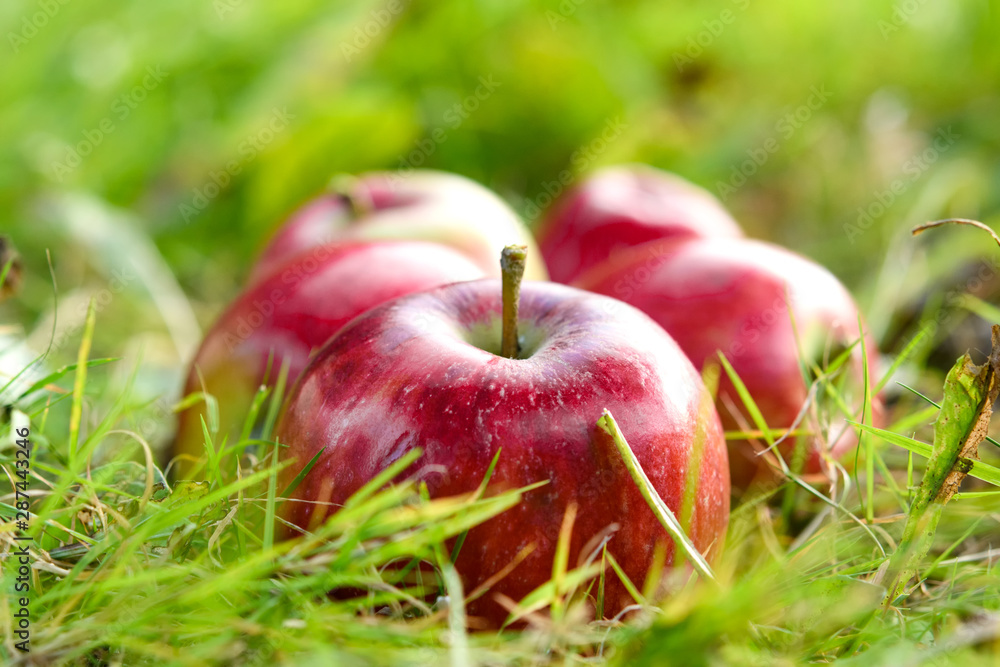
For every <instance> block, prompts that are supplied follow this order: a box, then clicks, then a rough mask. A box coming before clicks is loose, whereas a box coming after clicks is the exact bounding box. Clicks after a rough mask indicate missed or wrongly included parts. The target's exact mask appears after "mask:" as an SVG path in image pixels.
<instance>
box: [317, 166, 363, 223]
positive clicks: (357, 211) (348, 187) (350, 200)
mask: <svg viewBox="0 0 1000 667" xmlns="http://www.w3.org/2000/svg"><path fill="white" fill-rule="evenodd" d="M326 189H327V191H328V192H330V193H331V194H333V195H334V196H336V197H339V198H340V199H341V200H343V201H344V202H345V203H346V204H347V205H348V206H349V207H350V209H351V222H357V221H358V220H360V219H361V218H364V217H365V216H367V215H370V214H372V213H374V212H375V203H374V202H373V201H372V199H371V197H370V196H368V191H367V190H366V189H365V188H364V187H363V183H362V181H361V179H360V178H358V177H357V176H355V175H354V174H337V175H335V176H333V177H332V178H331V179H330V182H329V183H327V185H326Z"/></svg>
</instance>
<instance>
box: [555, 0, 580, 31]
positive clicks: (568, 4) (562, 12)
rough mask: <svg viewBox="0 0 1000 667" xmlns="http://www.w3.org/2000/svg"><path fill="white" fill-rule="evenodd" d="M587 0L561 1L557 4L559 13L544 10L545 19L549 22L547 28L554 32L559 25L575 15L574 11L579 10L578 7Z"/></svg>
mask: <svg viewBox="0 0 1000 667" xmlns="http://www.w3.org/2000/svg"><path fill="white" fill-rule="evenodd" d="M586 1H587V0H562V2H560V3H559V7H558V9H559V11H558V12H556V11H553V10H551V9H547V10H545V18H546V19H547V20H548V22H549V28H551V29H552V30H555V29H556V28H557V27H559V24H560V23H565V22H566V19H568V18H569V17H570V16H572V15H573V14H576V10H577V9H579V8H580V5H582V4H583V3H585V2H586Z"/></svg>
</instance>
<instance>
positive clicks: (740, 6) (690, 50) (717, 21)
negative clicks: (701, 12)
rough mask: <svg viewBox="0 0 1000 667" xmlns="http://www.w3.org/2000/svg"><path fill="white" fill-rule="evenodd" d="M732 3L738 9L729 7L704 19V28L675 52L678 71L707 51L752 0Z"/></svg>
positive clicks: (675, 63) (734, 0)
mask: <svg viewBox="0 0 1000 667" xmlns="http://www.w3.org/2000/svg"><path fill="white" fill-rule="evenodd" d="M732 3H733V5H734V6H735V7H736V10H733V9H730V8H728V7H727V8H726V9H723V10H722V11H721V12H719V15H718V16H716V17H715V18H713V19H705V20H704V21H702V22H701V24H702V26H703V29H702V30H701V31H699V32H698V33H697V34H694V35H691V36H690V37H688V40H687V44H685V46H684V50H683V51H675V52H674V65H675V66H676V67H677V71H678V72H683V71H684V68H685V67H687V66H688V65H692V64H694V61H695V60H697V59H698V58H700V57H701V55H702V54H703V53H705V49H707V48H708V47H710V46H711V45H712V44H713V43H714V42H715V40H716V39H718V38H719V36H720V35H722V33H724V32H725V31H726V28H728V27H729V26H730V25H732V24H733V23H735V22H736V16H737V13H738V12H742V11H746V9H747V7H749V6H750V0H732Z"/></svg>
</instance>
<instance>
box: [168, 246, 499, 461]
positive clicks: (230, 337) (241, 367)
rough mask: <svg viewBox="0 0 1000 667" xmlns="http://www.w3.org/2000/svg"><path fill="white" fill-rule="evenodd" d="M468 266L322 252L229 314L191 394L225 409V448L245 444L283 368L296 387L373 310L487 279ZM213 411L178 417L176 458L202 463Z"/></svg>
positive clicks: (412, 255) (439, 259)
mask: <svg viewBox="0 0 1000 667" xmlns="http://www.w3.org/2000/svg"><path fill="white" fill-rule="evenodd" d="M482 277H483V272H482V271H481V270H480V269H479V268H478V267H477V266H476V265H475V264H474V263H473V262H472V261H471V260H470V259H468V258H467V257H466V256H464V255H462V254H461V253H459V252H458V251H456V250H454V249H452V248H449V247H447V246H443V245H439V244H436V243H423V242H419V241H381V242H367V243H359V242H347V243H334V244H328V245H323V246H316V247H313V248H311V249H309V250H306V251H305V252H302V253H300V254H299V255H297V256H296V257H294V258H293V259H292V260H291V261H289V262H287V263H286V264H284V265H283V266H282V267H281V268H280V269H276V270H274V271H272V272H271V273H270V274H269V275H268V276H267V277H265V278H262V279H260V280H258V281H257V282H256V283H255V284H254V285H252V286H251V287H250V288H249V289H247V290H246V291H245V292H244V293H243V294H241V295H240V296H239V297H237V299H236V300H235V301H234V302H233V303H232V304H231V305H230V306H229V308H228V309H227V310H226V311H225V312H224V313H223V314H222V316H221V317H220V318H219V320H218V321H217V322H216V323H215V326H213V327H212V329H211V330H210V331H209V332H208V334H207V335H206V336H205V340H204V341H203V342H202V345H201V348H200V349H199V350H198V353H197V354H196V355H195V358H194V361H193V362H192V364H191V369H190V372H189V373H188V377H187V383H186V385H185V388H184V393H185V394H190V393H192V392H196V391H199V390H204V391H206V392H208V393H209V394H212V395H213V396H215V397H216V399H217V400H218V403H219V417H220V424H219V440H220V441H221V438H222V437H223V436H228V437H229V443H230V444H232V443H233V442H234V441H235V439H236V438H237V437H238V436H239V429H240V427H241V425H242V424H243V421H244V419H245V417H246V414H247V411H248V409H249V407H250V403H251V401H252V399H253V396H254V394H255V393H256V392H257V389H258V387H259V386H260V384H261V383H262V382H264V381H265V377H264V375H265V371H266V369H267V366H268V360H269V358H270V359H271V369H272V370H271V373H270V376H269V377H267V378H266V381H267V383H268V384H272V385H273V383H274V382H275V380H276V379H277V375H278V369H280V368H281V365H282V364H283V363H287V364H288V366H289V371H288V381H289V383H291V382H293V381H294V380H295V378H297V377H298V375H299V373H301V372H302V369H303V368H304V367H305V365H306V363H307V361H308V359H309V355H310V354H311V353H312V351H313V350H315V349H317V348H319V347H320V346H322V345H323V343H325V342H326V340H327V339H328V338H329V337H330V336H331V335H333V334H334V333H336V332H337V330H339V329H340V328H341V327H342V326H343V325H344V324H346V323H347V322H349V321H350V320H352V319H353V318H355V317H357V316H358V315H360V314H361V313H363V312H365V311H366V310H368V309H369V308H372V307H373V306H376V305H378V304H381V303H383V302H385V301H388V300H390V299H394V298H396V297H398V296H402V295H404V294H409V293H411V292H416V291H419V290H423V289H427V288H429V287H435V286H438V285H442V284H445V283H451V282H456V281H462V280H472V279H476V278H482ZM205 414H206V412H205V404H204V403H203V402H199V403H198V404H196V405H194V406H192V407H190V408H188V409H187V410H185V411H184V412H182V413H181V415H180V423H179V428H178V433H177V440H176V443H175V454H178V455H180V454H184V455H187V457H186V458H185V459H184V460H182V461H180V462H179V463H178V466H179V469H180V473H181V475H182V476H184V475H185V474H186V473H187V472H188V471H190V469H191V468H190V466H189V465H188V463H187V461H188V460H190V458H194V459H197V458H200V457H201V456H202V454H203V453H204V435H203V432H202V426H201V419H202V417H204V416H205Z"/></svg>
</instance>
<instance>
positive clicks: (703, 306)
mask: <svg viewBox="0 0 1000 667" xmlns="http://www.w3.org/2000/svg"><path fill="white" fill-rule="evenodd" d="M576 285H577V286H579V287H582V288H584V289H587V290H591V291H594V292H598V293H600V294H607V295H610V296H614V297H616V298H618V299H621V300H622V301H625V302H627V303H630V304H632V305H633V306H635V307H637V308H639V309H640V310H642V311H643V312H645V313H646V314H648V315H649V316H650V317H652V318H653V319H654V320H656V321H657V322H658V323H659V324H660V325H662V326H663V328H664V329H666V330H667V332H668V333H669V334H670V335H671V336H673V338H674V340H676V341H677V343H678V344H679V345H680V346H681V349H683V350H684V352H685V353H686V354H687V355H688V358H689V359H690V360H691V361H692V362H693V363H694V365H695V366H696V367H698V368H701V367H703V366H704V364H705V363H706V362H707V361H709V360H712V359H716V358H717V356H716V352H717V351H718V350H721V351H722V352H723V353H724V354H725V356H726V358H727V359H729V361H730V362H731V363H732V366H733V368H734V370H735V371H736V372H737V374H738V375H739V376H740V378H741V379H742V380H743V382H744V383H745V384H746V386H747V388H748V390H749V391H750V394H751V396H752V397H753V398H754V400H755V402H756V403H757V405H758V406H759V407H760V410H761V412H762V413H763V416H764V419H765V421H766V422H767V424H768V425H769V426H770V427H771V428H788V427H790V426H791V425H792V424H793V422H794V421H795V419H796V416H797V415H798V414H799V411H800V410H801V409H802V407H803V405H804V403H805V401H806V396H807V392H808V390H809V388H808V386H807V383H806V381H805V379H804V377H803V370H802V366H800V350H801V354H802V360H803V361H804V362H805V363H806V365H807V368H808V366H809V365H811V364H819V365H820V366H822V365H823V364H822V361H823V360H833V359H834V358H835V357H836V356H837V354H838V353H839V352H841V351H843V350H844V349H845V348H847V347H848V346H850V345H851V344H852V343H854V342H855V341H856V340H857V339H858V338H859V331H858V309H857V307H856V306H855V304H854V301H853V299H852V298H851V295H850V294H849V293H848V291H847V290H846V289H845V288H844V286H843V285H842V284H841V283H840V281H838V280H837V278H836V277H834V276H833V275H832V274H831V273H830V272H829V271H827V270H826V269H825V268H823V267H822V266H820V265H818V264H816V263H815V262H812V261H811V260H808V259H806V258H804V257H801V256H800V255H797V254H795V253H793V252H791V251H789V250H786V249H784V248H781V247H778V246H775V245H772V244H769V243H764V242H762V241H751V240H747V239H720V238H713V239H693V240H674V241H661V242H653V243H649V244H646V245H643V246H638V247H635V248H631V249H629V250H627V251H625V252H622V253H621V254H620V255H618V256H617V257H616V258H615V259H613V260H610V261H608V262H606V263H605V264H603V265H601V266H598V267H595V268H594V269H592V270H591V271H590V272H588V273H587V274H586V275H585V276H583V277H582V278H581V279H580V280H578V281H577V282H576ZM793 320H794V327H795V328H793ZM796 328H797V330H798V336H796ZM866 346H867V353H868V358H869V361H870V363H874V361H875V360H877V359H878V350H877V347H876V345H875V342H874V340H872V339H871V337H870V336H869V337H867V338H866ZM862 367H863V363H862V355H861V346H860V345H856V346H855V347H854V348H853V350H852V352H851V354H850V358H849V360H848V361H847V363H846V364H845V367H844V368H843V369H841V373H840V379H841V382H840V383H839V384H840V385H841V387H840V391H841V392H842V396H843V398H844V399H845V400H846V401H847V404H848V405H849V406H850V407H851V409H852V410H853V411H855V413H856V416H860V407H861V402H862V399H863V395H864V392H863V378H864V374H863V371H862ZM870 379H871V380H872V381H873V382H874V381H875V379H876V378H875V377H874V371H872V372H871V373H870ZM873 404H874V407H875V408H876V409H878V408H879V400H878V399H877V398H876V399H875V400H874V401H873ZM717 407H718V410H719V414H720V416H721V417H722V423H723V425H724V426H725V427H726V429H727V430H744V426H745V425H750V428H753V422H752V421H750V419H749V417H748V416H747V415H746V413H745V411H744V409H743V403H742V401H741V400H740V398H739V397H738V396H737V395H736V393H735V391H734V389H733V386H732V384H731V383H730V382H729V380H728V378H727V377H726V375H725V373H723V377H722V380H721V382H720V387H719V394H718V403H717ZM816 407H817V404H816V402H815V401H814V402H813V403H812V405H811V409H810V410H809V411H808V412H807V414H806V417H805V419H804V420H803V421H802V423H801V428H805V429H810V430H811V431H813V432H814V433H816V435H815V436H814V437H812V438H810V439H809V440H808V447H807V451H806V454H807V455H806V457H805V461H804V468H803V470H804V471H805V472H807V473H815V472H819V471H821V470H822V469H823V466H824V462H823V457H822V455H821V454H822V453H823V452H824V451H825V452H828V453H829V454H830V456H832V457H833V458H835V459H836V458H838V457H840V456H841V455H843V454H844V453H845V452H846V451H847V450H848V449H850V448H851V447H852V446H853V445H854V444H855V443H856V437H855V433H854V430H853V428H851V427H849V426H848V425H847V424H846V422H845V420H844V416H843V415H842V414H840V413H839V412H838V411H836V410H833V411H832V414H831V411H825V412H827V413H828V414H827V416H828V417H830V423H829V424H821V423H820V421H819V415H818V414H817V409H816ZM819 412H820V413H822V412H824V411H822V410H821V411H819ZM729 444H730V452H729V462H730V467H731V470H732V481H733V485H734V487H739V488H745V487H746V486H747V485H748V484H749V483H750V481H751V479H752V478H753V476H754V474H755V473H757V472H762V473H764V474H765V476H766V475H767V473H766V471H764V470H763V459H761V458H760V457H758V456H755V454H754V451H753V449H752V448H751V447H750V445H749V443H748V442H747V441H731V442H730V443H729ZM793 446H794V438H789V439H787V440H786V441H785V442H784V443H783V445H782V446H781V448H780V449H781V452H782V454H783V456H784V457H785V460H786V461H787V462H789V463H790V462H791V461H792V453H793Z"/></svg>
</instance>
